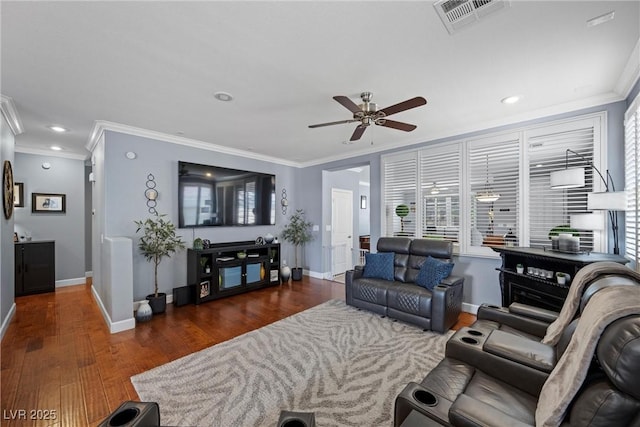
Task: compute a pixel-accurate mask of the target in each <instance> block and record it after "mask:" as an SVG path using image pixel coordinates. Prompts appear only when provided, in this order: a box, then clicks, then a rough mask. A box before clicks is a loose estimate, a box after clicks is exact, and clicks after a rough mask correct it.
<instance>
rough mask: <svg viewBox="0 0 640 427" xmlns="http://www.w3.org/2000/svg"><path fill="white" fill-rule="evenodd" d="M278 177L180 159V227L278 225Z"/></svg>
mask: <svg viewBox="0 0 640 427" xmlns="http://www.w3.org/2000/svg"><path fill="white" fill-rule="evenodd" d="M275 204H276V177H275V175H270V174H266V173H259V172H250V171H243V170H237V169H228V168H223V167H219V166H207V165H199V164H195V163H188V162H180V161H179V162H178V216H179V221H178V226H179V227H180V228H187V227H213V226H232V225H243V226H246V225H275V223H276V206H275Z"/></svg>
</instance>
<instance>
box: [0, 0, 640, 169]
mask: <svg viewBox="0 0 640 427" xmlns="http://www.w3.org/2000/svg"><path fill="white" fill-rule="evenodd" d="M0 7H1V15H2V16H1V19H2V21H1V25H2V33H1V37H2V39H1V43H2V46H1V47H2V51H1V60H2V69H1V72H2V75H1V92H2V95H4V96H8V97H11V98H12V99H13V101H14V103H15V106H16V109H17V111H18V113H19V115H20V117H21V119H22V122H23V124H24V128H25V132H24V133H23V134H21V135H19V136H18V137H17V138H16V151H22V152H45V153H48V154H49V153H50V154H52V155H53V154H54V153H53V152H52V151H50V150H49V146H50V145H52V144H57V145H59V146H61V147H62V148H63V150H64V151H63V152H62V155H67V156H73V155H78V154H79V155H81V156H87V155H88V152H87V151H86V148H85V145H86V144H87V142H88V140H89V137H90V132H91V130H92V128H93V126H94V123H95V121H96V120H102V121H109V122H115V123H119V124H124V125H129V126H134V127H138V128H142V129H148V130H152V131H157V132H162V133H166V134H169V135H173V136H174V137H175V138H177V137H176V135H177V134H178V133H180V132H182V134H180V135H181V136H182V137H184V138H188V139H193V140H197V141H203V142H206V143H211V144H216V145H220V146H226V147H232V148H235V149H238V150H247V151H249V155H251V156H258V157H261V156H268V157H272V158H274V159H277V160H276V161H283V162H291V163H295V164H314V163H319V162H321V161H324V160H331V159H336V158H343V157H348V156H352V155H355V154H357V153H364V152H370V151H372V150H383V149H387V148H392V147H397V146H403V145H408V144H412V143H417V142H423V141H429V140H433V139H435V138H440V137H444V136H450V135H459V134H461V133H464V132H467V131H472V130H478V129H486V128H489V127H492V126H496V125H501V124H507V123H513V122H517V121H520V120H526V119H530V118H535V117H541V116H545V115H549V114H554V113H558V112H564V111H570V110H574V109H578V108H583V107H589V106H593V105H600V104H603V103H607V102H612V101H618V100H621V99H624V98H625V97H626V96H627V95H628V93H629V90H630V88H631V86H632V85H633V83H634V82H635V79H637V77H638V62H639V60H638V55H639V49H640V47H639V46H640V44H638V40H639V37H640V36H639V34H640V2H639V1H577V0H574V1H524V0H513V1H512V2H511V7H509V8H506V9H504V10H502V11H500V12H498V13H496V14H494V15H491V16H488V17H486V18H485V19H484V20H482V21H480V22H477V23H475V24H474V25H472V26H469V27H467V28H465V29H463V30H461V31H459V32H458V33H456V34H454V35H449V34H448V32H447V31H446V29H445V28H444V26H443V24H442V22H441V21H440V18H439V17H438V16H437V15H436V12H435V10H434V8H433V2H430V1H407V2H401V1H370V2H352V1H337V2H325V1H297V2H292V1H279V2H275V1H260V2H242V1H235V2H221V1H215V2H214V1H209V2H207V1H199V2H189V1H180V2H149V1H141V2H96V1H85V2H56V1H45V2H12V1H4V0H3V1H2V4H1V6H0ZM610 11H615V19H614V20H613V21H609V22H606V23H604V24H602V25H599V26H595V27H588V26H587V23H586V22H587V20H589V19H591V18H594V17H597V16H599V15H603V14H605V13H607V12H610ZM216 91H226V92H229V93H231V94H232V95H233V96H234V100H233V101H232V102H227V103H224V102H220V101H217V100H216V99H215V98H214V97H213V93H214V92H216ZM362 91H371V92H373V101H374V102H376V103H377V104H378V106H379V107H380V108H383V107H386V106H388V105H391V104H396V103H398V102H400V101H404V100H406V99H408V98H412V97H414V96H423V97H425V98H426V99H427V100H428V104H427V105H426V106H423V107H419V108H416V109H413V110H409V111H406V112H402V113H398V114H397V115H394V116H393V117H392V119H394V120H398V121H403V122H409V123H413V124H416V125H417V126H418V128H417V129H416V130H414V131H413V132H409V133H405V132H402V131H398V130H393V129H387V128H383V127H380V126H374V127H371V128H369V129H368V130H367V131H366V132H365V134H364V136H363V138H362V139H361V140H360V141H359V142H358V143H355V144H352V145H345V144H343V142H344V141H346V140H348V139H349V138H350V136H351V134H352V132H353V130H354V128H355V126H356V124H344V125H337V126H332V127H324V128H318V129H309V128H308V125H310V124H315V123H322V122H328V121H337V120H345V119H349V118H351V113H350V112H349V111H348V110H347V109H345V108H344V107H342V106H341V105H340V104H338V103H337V102H335V101H334V100H333V99H332V96H334V95H346V96H349V97H351V98H352V99H353V100H354V101H358V98H359V94H360V92H362ZM514 94H517V95H520V96H521V97H522V100H521V101H520V102H519V103H517V104H515V105H504V104H502V103H500V99H502V98H504V97H506V96H509V95H514ZM50 124H59V125H62V126H65V127H67V128H69V129H70V132H68V133H65V134H60V135H59V134H54V133H52V132H51V131H50V130H48V129H47V127H46V126H47V125H50Z"/></svg>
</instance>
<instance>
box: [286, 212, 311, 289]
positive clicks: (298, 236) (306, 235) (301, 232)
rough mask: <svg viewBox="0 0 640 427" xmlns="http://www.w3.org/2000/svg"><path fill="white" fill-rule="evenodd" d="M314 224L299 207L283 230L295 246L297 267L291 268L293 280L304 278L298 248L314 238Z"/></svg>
mask: <svg viewBox="0 0 640 427" xmlns="http://www.w3.org/2000/svg"><path fill="white" fill-rule="evenodd" d="M312 225H313V224H311V223H310V222H309V221H307V220H306V219H305V217H304V211H303V210H302V209H297V210H296V213H295V214H293V215H291V218H290V219H289V223H288V224H287V225H286V226H285V227H284V229H283V230H282V238H283V239H284V240H285V241H286V242H289V243H291V244H292V245H293V246H294V252H293V253H294V260H295V267H294V268H292V269H291V278H292V279H293V280H302V267H300V265H299V264H298V248H299V247H303V246H304V245H305V244H306V243H307V242H310V241H311V240H312V239H313V234H311V226H312Z"/></svg>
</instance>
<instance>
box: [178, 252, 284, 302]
mask: <svg viewBox="0 0 640 427" xmlns="http://www.w3.org/2000/svg"><path fill="white" fill-rule="evenodd" d="M241 254H245V256H244V257H242V256H241ZM187 283H188V284H189V286H192V287H194V288H195V303H196V304H200V303H202V302H205V301H210V300H214V299H218V298H223V297H226V296H230V295H236V294H240V293H244V292H248V291H252V290H255V289H261V288H264V287H267V286H273V285H277V284H279V283H280V244H279V243H267V244H264V245H259V244H256V243H255V242H252V241H249V242H232V243H220V244H214V245H211V246H210V247H209V248H208V249H201V250H194V249H189V250H188V251H187Z"/></svg>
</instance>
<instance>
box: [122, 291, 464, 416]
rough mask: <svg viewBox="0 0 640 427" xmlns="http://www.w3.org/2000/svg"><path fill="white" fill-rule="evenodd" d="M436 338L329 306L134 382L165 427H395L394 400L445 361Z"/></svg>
mask: <svg viewBox="0 0 640 427" xmlns="http://www.w3.org/2000/svg"><path fill="white" fill-rule="evenodd" d="M450 335H451V333H450V334H445V335H440V334H436V333H433V332H424V331H423V330H422V329H420V328H417V327H414V326H411V325H408V324H405V323H402V322H394V321H393V320H391V319H388V318H381V317H380V316H378V315H376V314H373V313H369V312H367V311H364V310H362V311H359V310H358V309H356V308H353V307H350V306H347V305H346V304H345V303H344V301H338V300H332V301H328V302H326V303H324V304H321V305H319V306H317V307H313V308H311V309H309V310H306V311H303V312H301V313H298V314H296V315H293V316H291V317H287V318H285V319H282V320H280V321H278V322H275V323H273V324H271V325H268V326H265V327H263V328H260V329H257V330H255V331H252V332H249V333H247V334H244V335H241V336H239V337H236V338H234V339H231V340H229V341H226V342H223V343H221V344H218V345H215V346H213V347H210V348H207V349H205V350H202V351H199V352H197V353H193V354H190V355H188V356H185V357H183V358H181V359H178V360H175V361H173V362H170V363H167V364H165V365H162V366H159V367H157V368H154V369H152V370H150V371H147V372H143V373H142V374H139V375H135V376H133V377H132V378H131V382H132V383H133V385H134V387H135V389H136V391H137V392H138V395H139V397H140V399H141V400H142V401H152V402H158V403H159V405H160V414H161V418H160V419H161V421H162V425H181V426H203V427H204V426H224V427H250V426H276V424H277V422H278V418H279V416H280V411H282V410H289V411H301V412H314V413H315V417H316V424H317V425H318V426H322V427H329V426H335V427H344V426H358V427H361V426H369V427H375V426H392V425H393V408H394V399H395V397H396V396H397V395H398V393H400V391H402V389H403V388H404V387H405V386H406V385H407V383H408V382H410V381H418V382H419V381H421V380H422V378H423V377H424V376H425V375H426V374H427V372H429V371H430V370H431V369H433V367H435V365H436V364H437V363H438V361H439V360H440V359H442V357H443V355H444V348H445V343H446V340H447V339H448V338H449V336H450Z"/></svg>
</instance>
